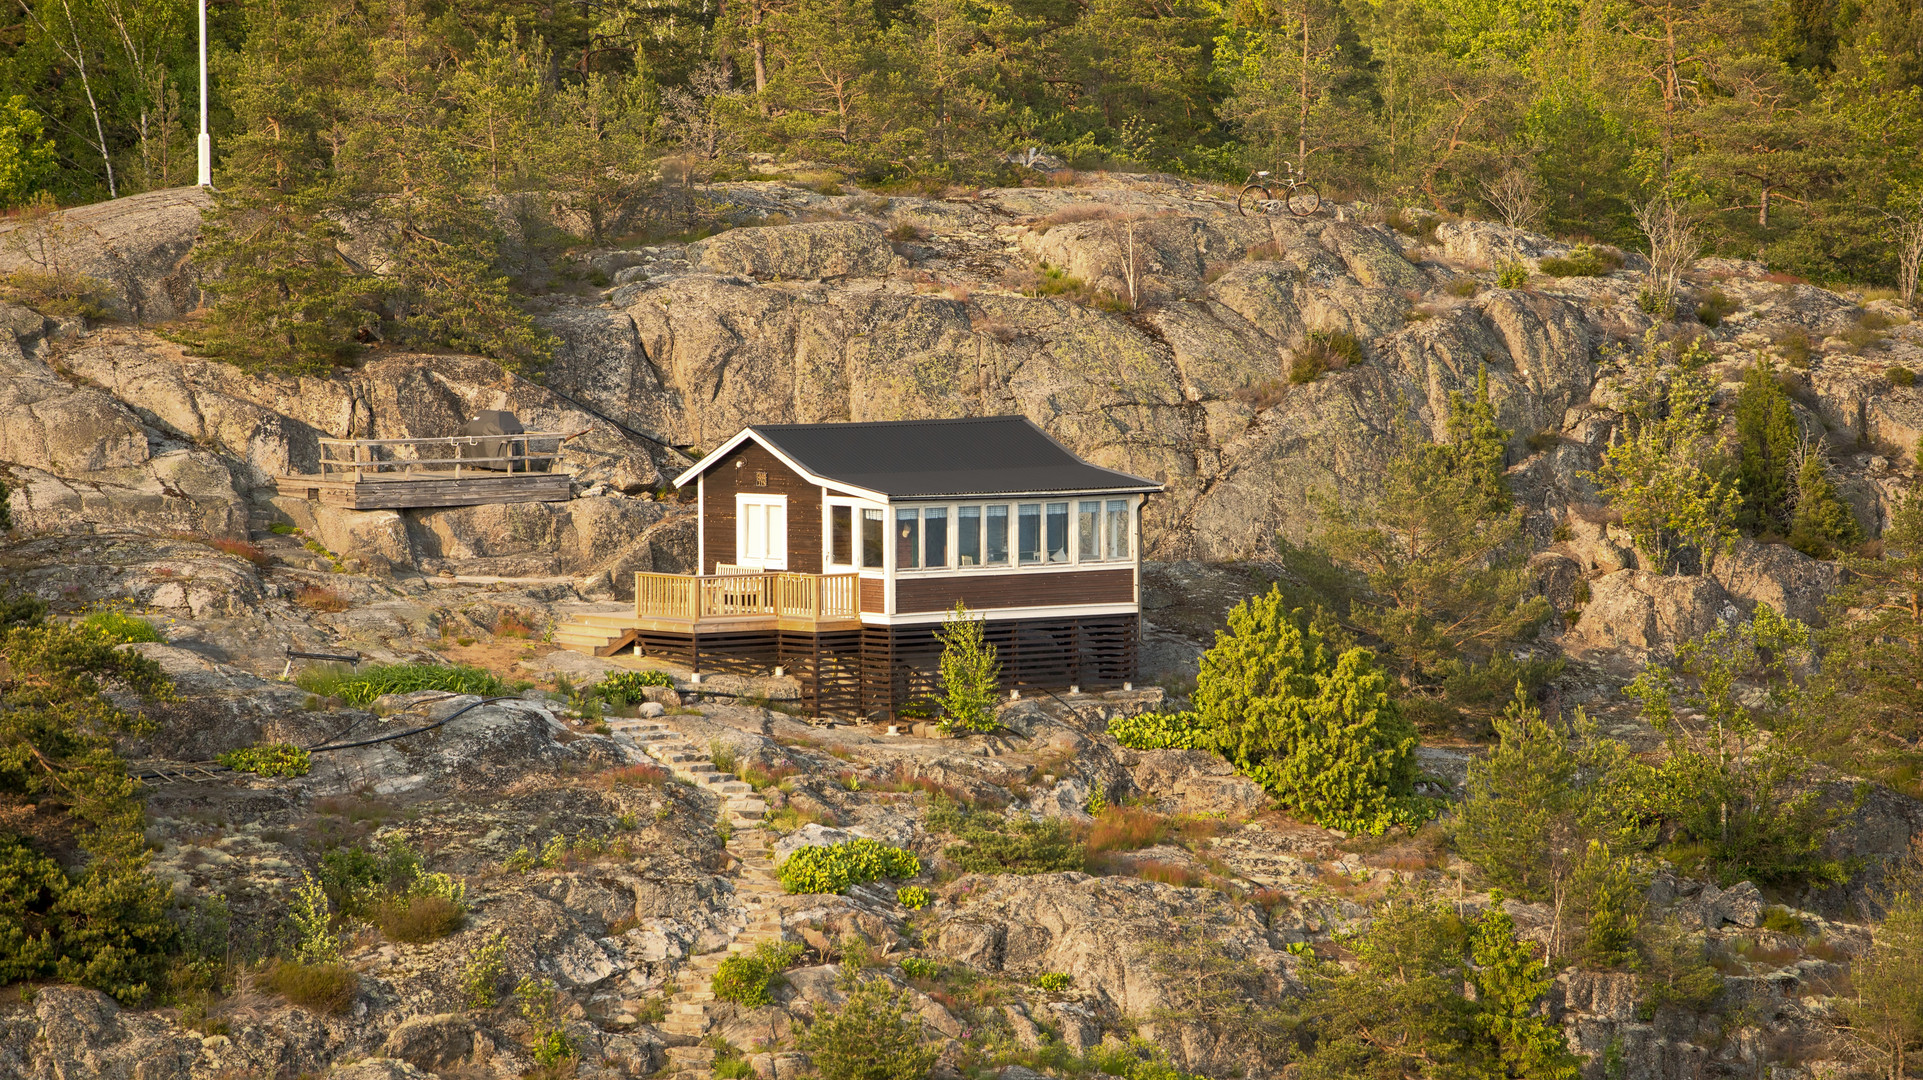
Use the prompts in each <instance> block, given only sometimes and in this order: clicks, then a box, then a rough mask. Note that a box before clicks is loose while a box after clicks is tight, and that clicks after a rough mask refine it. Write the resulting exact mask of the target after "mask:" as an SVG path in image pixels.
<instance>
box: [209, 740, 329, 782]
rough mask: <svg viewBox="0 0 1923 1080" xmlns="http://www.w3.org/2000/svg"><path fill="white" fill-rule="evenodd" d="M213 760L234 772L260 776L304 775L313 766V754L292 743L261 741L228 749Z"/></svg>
mask: <svg viewBox="0 0 1923 1080" xmlns="http://www.w3.org/2000/svg"><path fill="white" fill-rule="evenodd" d="M214 760H215V761H217V762H219V763H220V764H222V765H225V766H227V767H228V768H230V769H232V770H234V771H235V772H246V773H256V774H258V775H260V776H306V775H307V773H308V772H309V771H310V770H311V769H312V768H313V767H314V759H313V756H312V755H310V754H309V753H308V752H307V751H305V750H303V749H301V748H300V747H298V746H295V745H294V744H293V743H262V744H260V745H259V746H248V747H243V748H241V749H239V750H229V751H227V752H226V753H224V754H221V755H220V756H218V757H216V758H214Z"/></svg>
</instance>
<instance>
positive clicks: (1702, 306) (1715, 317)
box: [1696, 289, 1740, 328]
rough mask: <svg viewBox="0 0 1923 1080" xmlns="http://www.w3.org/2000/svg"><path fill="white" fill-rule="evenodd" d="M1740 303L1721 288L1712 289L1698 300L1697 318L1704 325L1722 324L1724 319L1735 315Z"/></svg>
mask: <svg viewBox="0 0 1923 1080" xmlns="http://www.w3.org/2000/svg"><path fill="white" fill-rule="evenodd" d="M1739 306H1740V305H1738V304H1737V303H1736V300H1735V298H1734V297H1731V296H1730V295H1729V294H1728V293H1726V292H1724V291H1723V290H1721V289H1710V290H1708V291H1707V292H1705V293H1703V295H1702V297H1701V298H1700V299H1698V300H1697V301H1696V319H1697V321H1699V322H1701V323H1702V324H1703V325H1704V326H1708V327H1712V328H1713V327H1717V326H1721V325H1722V323H1723V320H1724V319H1727V318H1729V317H1730V316H1731V315H1734V314H1735V313H1736V311H1737V308H1738V307H1739Z"/></svg>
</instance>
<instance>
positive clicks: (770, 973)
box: [709, 941, 803, 1009]
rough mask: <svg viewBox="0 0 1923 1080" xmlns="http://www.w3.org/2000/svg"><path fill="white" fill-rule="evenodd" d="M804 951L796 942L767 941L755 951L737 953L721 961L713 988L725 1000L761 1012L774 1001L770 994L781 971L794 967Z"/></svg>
mask: <svg viewBox="0 0 1923 1080" xmlns="http://www.w3.org/2000/svg"><path fill="white" fill-rule="evenodd" d="M802 952H803V949H802V947H801V946H800V945H799V944H796V943H795V942H792V941H783V942H772V941H764V942H762V943H761V944H759V945H757V946H755V950H754V952H751V953H737V954H735V955H733V956H730V957H728V958H727V959H725V960H723V961H721V966H720V967H719V968H716V969H715V973H714V979H713V981H712V985H711V986H710V987H709V988H710V989H711V990H713V991H714V996H715V997H716V998H717V999H719V1000H721V1001H732V1002H734V1003H735V1004H737V1005H743V1006H746V1007H748V1008H750V1009H759V1008H761V1007H762V1006H764V1005H768V1004H771V1003H772V1002H773V1001H774V998H773V997H772V996H771V994H770V992H771V991H772V990H773V989H774V986H775V983H776V981H777V980H778V979H780V978H781V972H782V971H783V970H784V969H786V968H789V967H793V966H794V964H795V963H796V962H797V961H799V960H800V959H801V954H802Z"/></svg>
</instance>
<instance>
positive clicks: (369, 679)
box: [294, 664, 507, 706]
mask: <svg viewBox="0 0 1923 1080" xmlns="http://www.w3.org/2000/svg"><path fill="white" fill-rule="evenodd" d="M294 683H295V685H297V686H299V687H300V688H301V689H303V690H306V691H307V692H308V693H311V694H319V695H320V696H322V697H333V698H339V699H340V700H342V701H344V702H346V703H347V704H349V705H356V706H367V705H372V704H373V703H374V699H376V698H378V697H381V696H382V695H385V694H410V693H413V692H414V691H416V690H443V691H446V692H448V693H450V694H479V695H481V696H482V697H491V696H495V695H499V694H505V693H506V692H507V685H506V684H505V683H503V682H501V680H499V679H497V678H495V677H494V676H493V675H492V674H490V673H488V672H486V671H483V670H482V669H480V668H477V667H466V666H461V665H452V666H450V665H445V664H369V665H367V666H366V667H363V668H361V669H360V670H359V671H348V670H345V669H343V668H341V667H339V666H316V667H311V668H308V669H307V670H305V671H303V672H301V673H300V674H299V675H297V676H295V678H294Z"/></svg>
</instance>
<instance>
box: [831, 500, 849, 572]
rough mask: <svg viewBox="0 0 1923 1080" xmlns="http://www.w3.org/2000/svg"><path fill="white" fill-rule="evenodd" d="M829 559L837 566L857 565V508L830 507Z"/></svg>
mask: <svg viewBox="0 0 1923 1080" xmlns="http://www.w3.org/2000/svg"><path fill="white" fill-rule="evenodd" d="M828 561H829V562H831V563H833V564H835V565H836V566H853V565H855V508H854V507H852V506H831V507H829V508H828Z"/></svg>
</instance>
